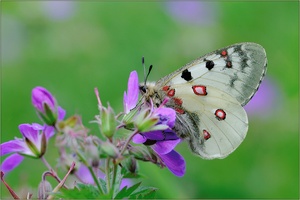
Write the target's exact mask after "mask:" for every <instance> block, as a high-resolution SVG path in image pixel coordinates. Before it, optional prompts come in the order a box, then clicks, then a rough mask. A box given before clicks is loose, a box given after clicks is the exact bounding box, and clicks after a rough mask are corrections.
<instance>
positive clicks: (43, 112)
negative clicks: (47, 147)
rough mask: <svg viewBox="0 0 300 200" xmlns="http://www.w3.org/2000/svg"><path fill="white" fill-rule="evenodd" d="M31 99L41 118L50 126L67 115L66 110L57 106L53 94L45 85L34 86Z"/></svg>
mask: <svg viewBox="0 0 300 200" xmlns="http://www.w3.org/2000/svg"><path fill="white" fill-rule="evenodd" d="M31 101H32V104H33V106H34V107H35V109H36V111H37V113H38V115H39V116H40V118H41V119H42V120H43V121H44V122H45V123H46V124H48V125H50V126H53V125H55V123H56V121H57V119H58V120H62V119H63V118H64V117H65V114H66V112H65V110H64V109H62V108H61V107H60V106H57V103H56V100H55V98H54V97H53V95H52V94H51V93H50V92H49V91H48V90H46V89H45V88H43V87H40V86H38V87H35V88H33V90H32V97H31Z"/></svg>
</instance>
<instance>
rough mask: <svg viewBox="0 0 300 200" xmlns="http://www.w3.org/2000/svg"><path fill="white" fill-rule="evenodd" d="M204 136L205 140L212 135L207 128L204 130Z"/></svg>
mask: <svg viewBox="0 0 300 200" xmlns="http://www.w3.org/2000/svg"><path fill="white" fill-rule="evenodd" d="M203 136H204V139H205V140H208V139H209V138H210V137H211V135H210V134H209V132H208V131H207V130H203Z"/></svg>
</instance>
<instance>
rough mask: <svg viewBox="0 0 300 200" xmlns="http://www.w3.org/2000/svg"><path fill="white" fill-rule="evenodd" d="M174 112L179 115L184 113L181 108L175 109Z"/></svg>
mask: <svg viewBox="0 0 300 200" xmlns="http://www.w3.org/2000/svg"><path fill="white" fill-rule="evenodd" d="M175 111H176V112H178V113H179V114H184V113H185V111H184V110H183V109H181V108H175Z"/></svg>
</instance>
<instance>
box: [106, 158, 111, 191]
mask: <svg viewBox="0 0 300 200" xmlns="http://www.w3.org/2000/svg"><path fill="white" fill-rule="evenodd" d="M109 162H110V158H107V159H106V162H105V174H106V188H107V194H109V192H110V176H109Z"/></svg>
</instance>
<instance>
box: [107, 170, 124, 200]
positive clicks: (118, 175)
mask: <svg viewBox="0 0 300 200" xmlns="http://www.w3.org/2000/svg"><path fill="white" fill-rule="evenodd" d="M122 170H123V168H122V169H121V167H118V166H117V172H116V179H115V183H114V191H113V195H115V194H117V193H118V192H119V191H120V185H121V182H122V179H123V175H122ZM112 173H113V172H112ZM110 177H111V178H112V177H113V174H111V176H110ZM111 183H112V180H111Z"/></svg>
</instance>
